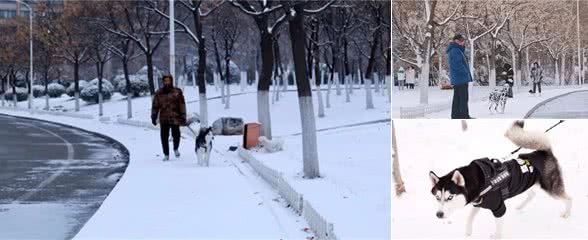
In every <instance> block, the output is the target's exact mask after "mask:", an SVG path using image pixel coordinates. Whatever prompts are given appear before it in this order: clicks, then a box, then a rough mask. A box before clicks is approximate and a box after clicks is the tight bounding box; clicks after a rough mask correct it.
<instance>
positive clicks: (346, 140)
mask: <svg viewBox="0 0 588 240" xmlns="http://www.w3.org/2000/svg"><path fill="white" fill-rule="evenodd" d="M284 140H285V143H286V146H287V149H286V151H284V152H279V153H264V152H257V153H254V156H255V157H256V158H258V159H259V160H261V161H262V162H264V163H265V164H267V165H268V166H269V167H271V168H274V169H278V170H280V171H281V172H284V176H285V177H286V178H287V180H288V181H290V183H292V184H293V187H294V188H295V189H296V190H297V191H299V192H300V193H302V194H304V197H305V199H307V200H309V201H310V202H311V203H312V204H313V207H314V208H315V209H316V210H317V211H318V212H320V213H321V214H322V215H323V216H324V217H326V218H327V219H334V220H333V221H334V224H335V232H336V233H337V234H338V236H339V237H341V239H389V238H390V171H389V170H388V169H390V163H391V162H390V159H391V155H390V146H391V135H390V123H389V122H387V123H378V124H373V125H365V126H359V127H352V128H346V129H338V130H332V131H327V132H323V133H319V134H318V146H319V149H320V152H319V160H320V168H321V175H322V176H323V178H321V179H316V180H305V179H303V178H302V173H301V171H302V156H301V154H300V152H302V142H301V137H300V136H296V137H286V138H285V139H284Z"/></svg>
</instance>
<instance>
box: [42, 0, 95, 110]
mask: <svg viewBox="0 0 588 240" xmlns="http://www.w3.org/2000/svg"><path fill="white" fill-rule="evenodd" d="M83 9H84V3H83V2H71V3H68V4H67V5H65V7H64V9H63V13H62V14H61V15H60V18H59V20H58V22H57V24H56V25H55V31H53V33H52V34H55V35H57V36H61V37H59V38H55V39H59V40H57V41H60V42H59V43H57V44H56V46H59V52H60V53H59V54H57V57H59V58H61V59H64V60H65V61H67V62H68V63H70V64H72V65H73V67H74V71H73V73H74V96H75V111H76V112H78V111H80V85H79V81H80V66H81V65H82V64H84V63H86V62H87V61H89V60H90V56H91V53H90V51H91V49H90V48H89V46H88V37H87V36H88V34H89V32H88V31H87V28H86V22H85V21H79V19H80V18H84V17H85V15H84V14H85V12H84V10H83Z"/></svg>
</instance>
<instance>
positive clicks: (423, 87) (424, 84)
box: [417, 49, 430, 104]
mask: <svg viewBox="0 0 588 240" xmlns="http://www.w3.org/2000/svg"><path fill="white" fill-rule="evenodd" d="M428 50H430V49H428ZM428 50H427V53H426V54H427V55H428V54H429V52H428ZM425 58H427V56H425ZM417 66H418V67H419V68H420V69H421V74H420V75H419V85H420V86H419V88H420V97H419V102H420V103H421V104H428V103H429V81H428V78H429V69H430V66H429V61H427V59H425V61H424V63H423V58H422V56H421V55H420V54H419V55H417Z"/></svg>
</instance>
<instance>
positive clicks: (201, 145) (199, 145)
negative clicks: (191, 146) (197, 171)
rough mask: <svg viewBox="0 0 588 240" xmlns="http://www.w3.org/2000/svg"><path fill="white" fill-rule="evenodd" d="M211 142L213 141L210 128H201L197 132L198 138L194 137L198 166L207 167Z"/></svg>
mask: <svg viewBox="0 0 588 240" xmlns="http://www.w3.org/2000/svg"><path fill="white" fill-rule="evenodd" d="M212 140H214V134H213V133H212V127H207V128H201V129H200V131H199V132H198V136H196V157H197V158H198V166H201V167H208V166H209V163H210V152H211V151H212Z"/></svg>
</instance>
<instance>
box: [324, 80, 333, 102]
mask: <svg viewBox="0 0 588 240" xmlns="http://www.w3.org/2000/svg"><path fill="white" fill-rule="evenodd" d="M331 85H333V84H332V83H331V81H328V83H327V97H326V99H327V108H331Z"/></svg>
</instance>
